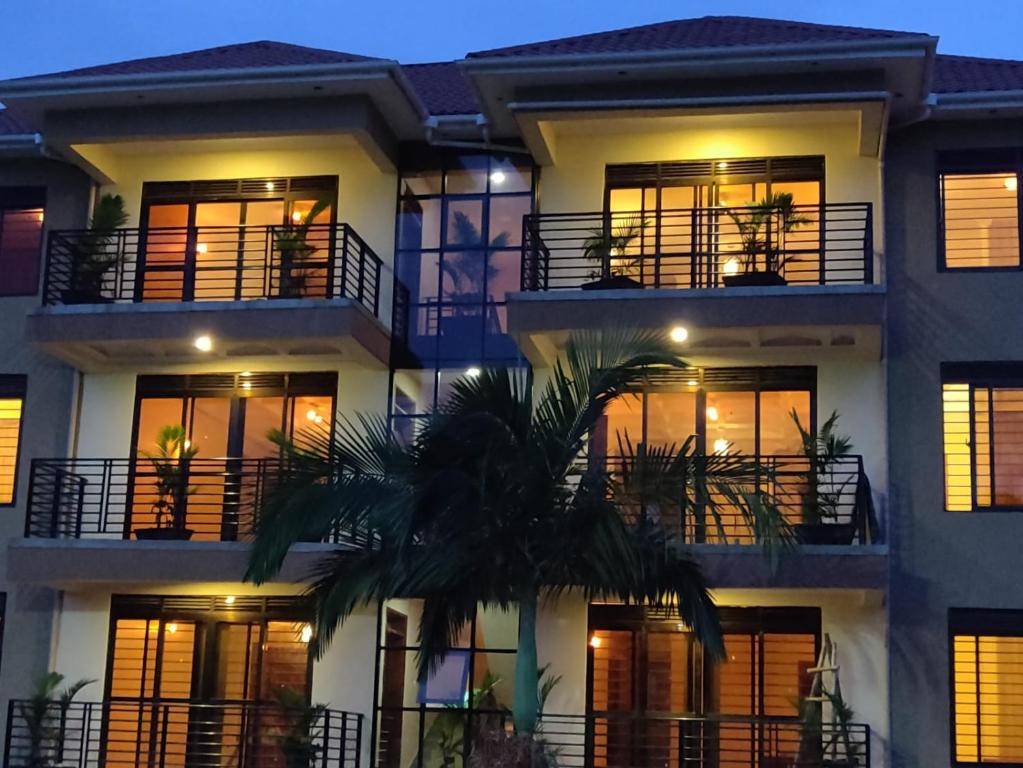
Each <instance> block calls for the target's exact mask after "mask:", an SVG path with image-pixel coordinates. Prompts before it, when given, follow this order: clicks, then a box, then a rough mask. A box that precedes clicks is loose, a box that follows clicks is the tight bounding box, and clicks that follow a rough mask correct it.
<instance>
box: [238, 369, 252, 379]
mask: <svg viewBox="0 0 1023 768" xmlns="http://www.w3.org/2000/svg"><path fill="white" fill-rule="evenodd" d="M251 375H252V371H242V372H241V376H242V377H243V378H245V377H247V376H251Z"/></svg>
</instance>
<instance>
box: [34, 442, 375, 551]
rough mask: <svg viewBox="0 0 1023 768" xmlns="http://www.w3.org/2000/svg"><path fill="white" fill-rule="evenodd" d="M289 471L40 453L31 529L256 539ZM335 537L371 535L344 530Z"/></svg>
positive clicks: (275, 465) (273, 462)
mask: <svg viewBox="0 0 1023 768" xmlns="http://www.w3.org/2000/svg"><path fill="white" fill-rule="evenodd" d="M161 464H162V466H161ZM289 477H291V473H290V472H289V469H288V467H287V465H286V464H285V463H284V462H282V460H281V459H278V458H266V459H251V458H226V459H218V458H198V457H195V458H192V459H188V460H186V461H181V462H175V461H173V460H171V461H170V462H167V461H162V462H155V461H153V460H151V459H147V458H135V459H33V461H32V467H31V474H30V480H29V502H28V515H27V518H26V525H25V535H26V536H27V537H30V538H51V539H65V538H71V539H111V538H122V539H162V540H192V541H248V540H251V539H252V538H253V536H254V535H255V533H256V529H257V528H258V525H259V515H260V510H261V509H262V507H263V503H264V500H265V499H266V497H267V495H268V494H270V493H272V492H273V490H274V489H275V488H276V487H278V486H279V484H280V483H281V482H282V481H283V480H286V479H288V478H289ZM330 541H331V542H332V543H335V544H349V545H356V544H359V543H361V542H363V541H364V537H362V536H360V535H358V534H356V533H355V532H352V531H341V530H336V531H333V532H332V534H331V536H330Z"/></svg>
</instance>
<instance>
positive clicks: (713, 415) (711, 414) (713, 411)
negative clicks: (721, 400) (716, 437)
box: [707, 405, 718, 421]
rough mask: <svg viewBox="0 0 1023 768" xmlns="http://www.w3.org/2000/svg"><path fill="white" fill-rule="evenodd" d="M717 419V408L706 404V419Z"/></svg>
mask: <svg viewBox="0 0 1023 768" xmlns="http://www.w3.org/2000/svg"><path fill="white" fill-rule="evenodd" d="M717 420H718V409H717V408H715V407H714V406H713V405H708V406H707V421H717Z"/></svg>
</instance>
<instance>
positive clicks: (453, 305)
mask: <svg viewBox="0 0 1023 768" xmlns="http://www.w3.org/2000/svg"><path fill="white" fill-rule="evenodd" d="M451 223H452V227H451V232H450V234H449V236H448V248H449V250H448V252H447V253H445V254H444V258H443V260H442V261H441V265H440V269H441V273H442V275H443V278H444V288H443V292H444V294H445V298H444V299H443V301H444V303H445V304H447V305H448V310H449V311H450V312H451V314H450V315H448V316H447V317H443V318H440V328H441V333H442V335H444V336H449V337H452V338H453V339H454V341H455V342H456V343H458V342H461V341H462V340H466V341H470V340H473V339H477V338H478V337H479V335H480V328H481V323H482V321H481V319H480V313H481V312H483V304H484V300H485V298H486V297H485V296H484V294H485V292H486V290H487V285H488V284H489V282H490V280H491V279H493V278H494V276H495V275H496V270H495V269H494V267H493V265H492V263H491V261H490V259H488V258H487V257H486V254H485V253H484V252H483V251H481V250H480V246H482V245H483V236H482V235H481V234H480V231H479V229H478V228H477V227H476V225H475V224H474V223H473V221H472V219H471V218H470V217H469V216H467V215H466V214H465V213H463V212H462V211H454V212H453V213H452V220H451ZM510 240H511V237H510V235H509V234H508V233H507V232H499V233H498V234H497V235H495V236H494V237H493V238H491V240H490V243H489V246H488V247H490V248H507V247H508V243H509V242H510ZM458 248H466V249H468V250H455V249H458Z"/></svg>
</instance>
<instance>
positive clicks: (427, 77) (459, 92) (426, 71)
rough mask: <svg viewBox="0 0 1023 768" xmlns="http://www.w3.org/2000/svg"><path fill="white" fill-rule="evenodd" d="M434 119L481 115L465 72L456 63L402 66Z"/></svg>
mask: <svg viewBox="0 0 1023 768" xmlns="http://www.w3.org/2000/svg"><path fill="white" fill-rule="evenodd" d="M402 69H403V70H404V71H405V74H406V75H408V78H409V80H411V81H412V86H413V87H414V88H415V89H416V93H418V94H419V98H420V99H422V101H423V104H424V105H425V106H426V109H427V111H428V112H429V113H430V114H431V115H467V114H475V113H476V112H479V109H480V108H479V105H478V104H477V103H476V97H475V96H473V93H472V88H470V87H469V81H468V80H466V79H465V75H463V74H462V70H461V68H460V67H459V66H458V65H457V64H455V63H454V62H453V61H445V62H438V63H435V64H405V65H404V66H402Z"/></svg>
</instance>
